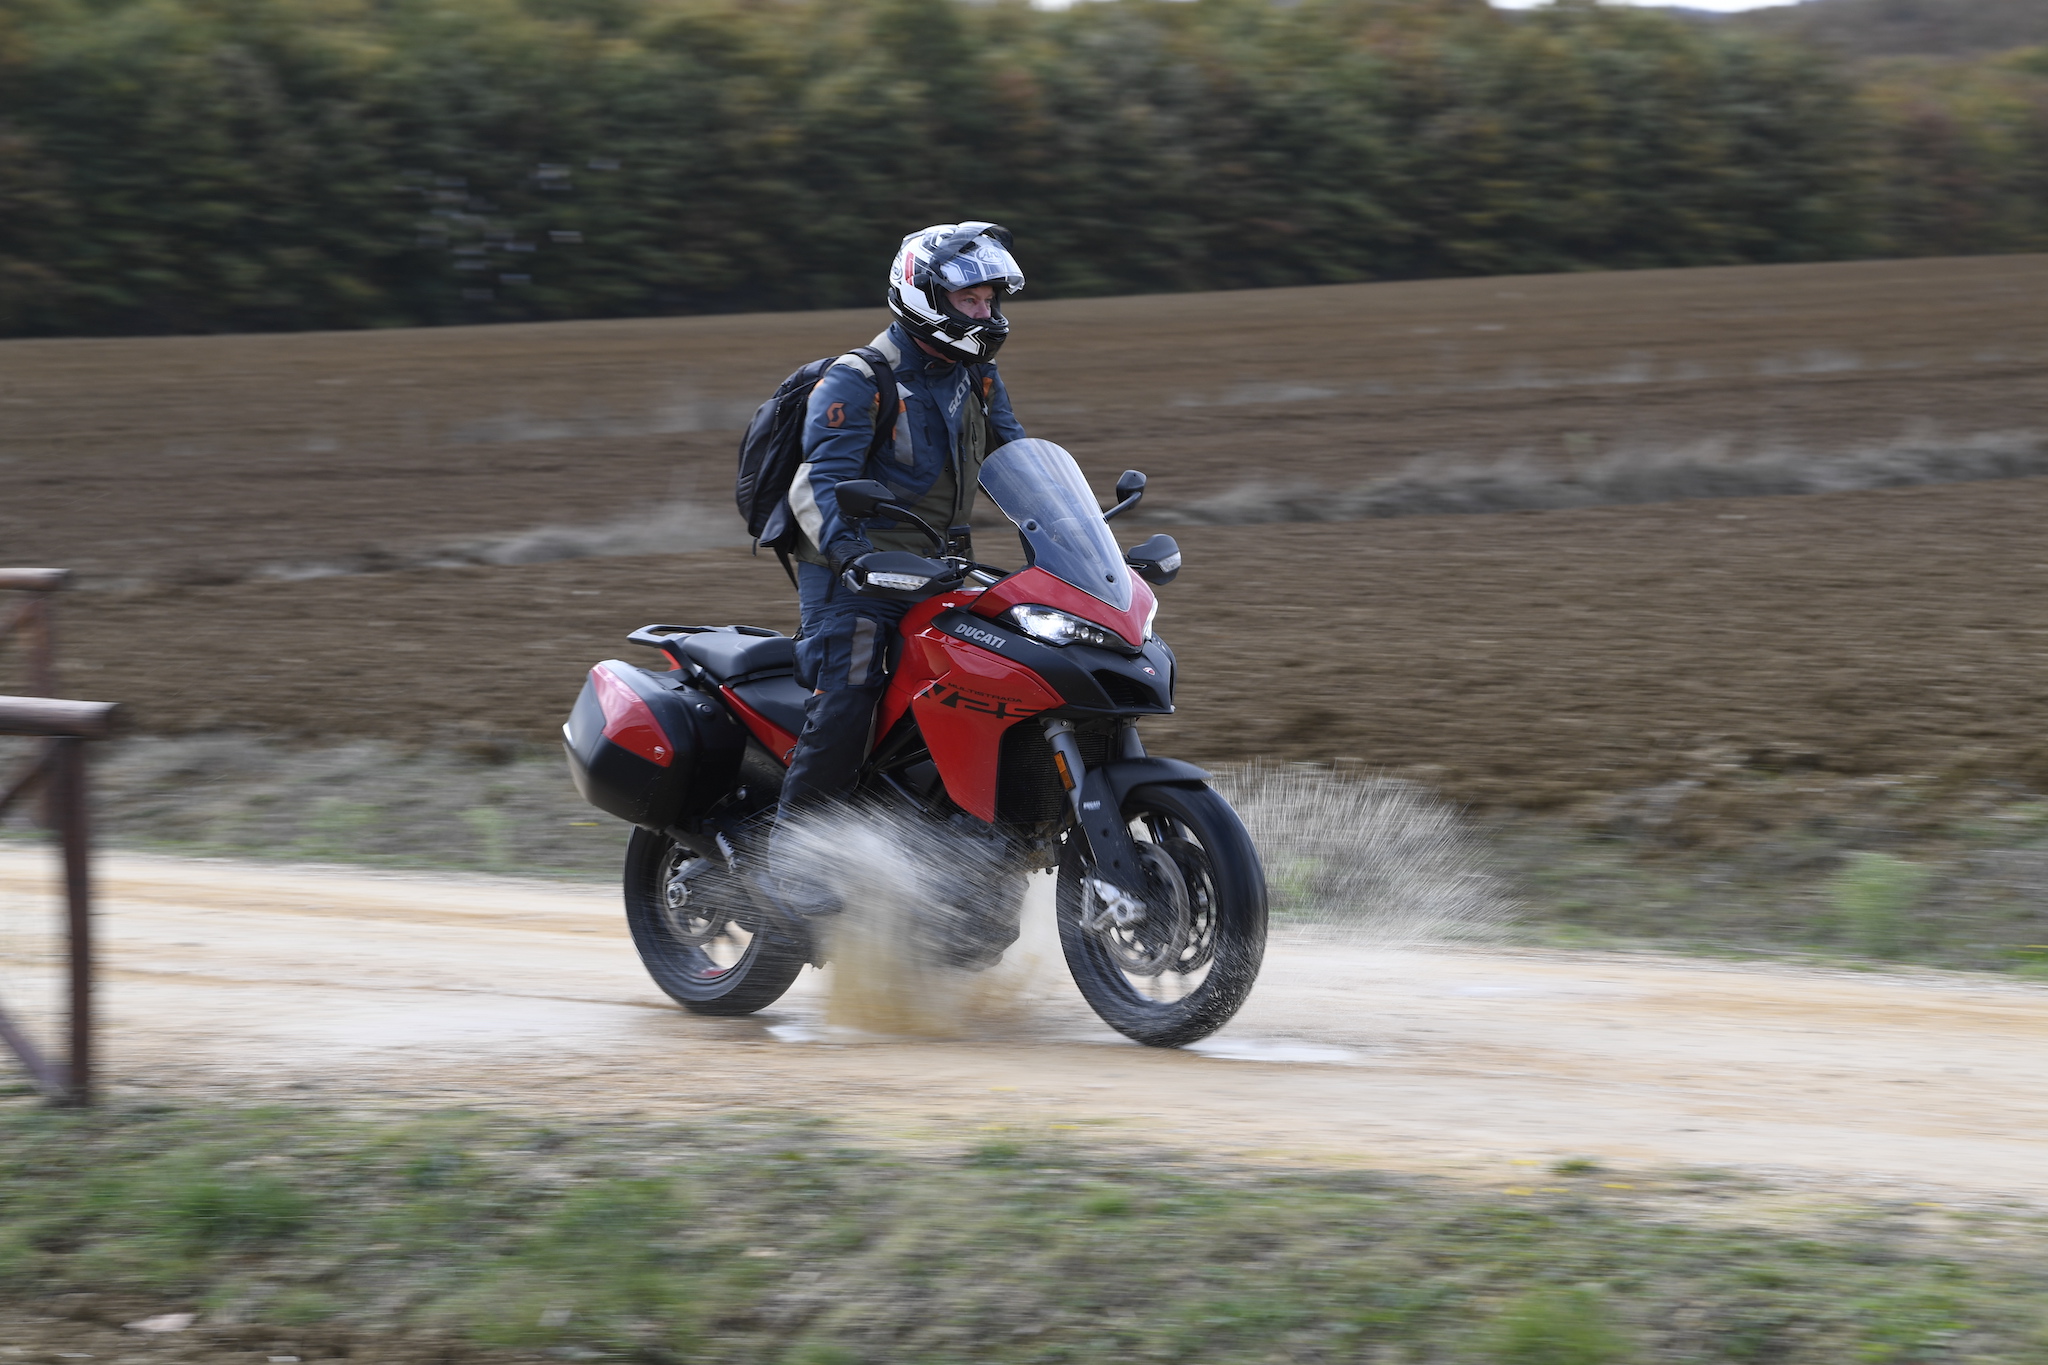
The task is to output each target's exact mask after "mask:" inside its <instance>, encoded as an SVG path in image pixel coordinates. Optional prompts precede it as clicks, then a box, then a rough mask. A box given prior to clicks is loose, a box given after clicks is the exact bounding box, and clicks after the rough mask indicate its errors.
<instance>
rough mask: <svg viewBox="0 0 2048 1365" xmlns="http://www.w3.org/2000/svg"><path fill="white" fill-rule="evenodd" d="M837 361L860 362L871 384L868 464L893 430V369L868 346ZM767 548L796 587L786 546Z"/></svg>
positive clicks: (880, 355)
mask: <svg viewBox="0 0 2048 1365" xmlns="http://www.w3.org/2000/svg"><path fill="white" fill-rule="evenodd" d="M839 359H840V360H849V359H850V360H858V361H860V363H861V364H862V365H863V366H864V367H866V369H867V372H868V378H869V379H872V380H873V381H874V382H875V430H874V434H873V435H872V436H871V437H869V438H868V453H867V459H868V460H869V461H872V460H873V459H874V458H875V452H876V451H878V450H880V449H881V448H882V442H883V441H885V440H887V439H888V436H889V433H890V432H891V431H893V430H895V424H894V423H893V422H890V421H888V420H887V419H888V418H889V417H890V416H891V415H892V414H894V413H895V411H896V402H897V397H896V367H895V366H894V365H892V364H891V363H890V362H889V357H888V356H886V355H883V354H882V353H881V352H880V351H878V350H876V349H875V348H874V347H872V346H856V347H854V348H853V349H852V350H850V351H848V352H846V354H845V355H842V356H840V357H839ZM833 363H834V364H837V363H838V362H837V361H834V362H833ZM757 544H758V542H757ZM771 548H773V549H774V551H775V558H776V559H777V560H778V561H780V562H781V564H782V572H783V573H785V574H787V575H788V576H789V585H790V586H791V587H792V588H794V587H796V586H797V581H796V566H795V565H794V564H792V563H791V562H790V557H789V549H788V547H786V546H783V545H776V546H773V547H771Z"/></svg>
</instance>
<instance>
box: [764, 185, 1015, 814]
mask: <svg viewBox="0 0 2048 1365" xmlns="http://www.w3.org/2000/svg"><path fill="white" fill-rule="evenodd" d="M1023 287H1024V274H1023V272H1022V271H1021V270H1020V269H1018V267H1017V262H1016V259H1015V258H1014V257H1013V256H1012V255H1011V254H1010V233H1009V232H1008V230H1007V229H1004V228H1002V227H999V226H997V225H996V224H994V223H986V222H962V223H941V224H938V225H936V226H934V227H928V228H925V229H923V230H922V231H919V232H913V233H911V234H910V235H909V236H908V237H905V238H904V239H903V244H902V246H901V247H899V248H898V250H897V253H896V257H895V259H894V260H893V261H892V262H891V264H890V268H889V311H890V312H891V313H893V314H894V315H895V321H894V322H893V323H892V324H891V325H890V327H889V328H888V330H887V331H885V332H883V333H882V334H881V335H880V336H878V337H876V338H875V339H874V341H872V342H871V343H869V344H870V346H872V347H873V349H875V350H877V351H879V352H881V353H882V354H883V355H884V356H886V357H887V358H888V359H889V361H890V363H891V366H892V367H893V369H894V371H895V374H894V379H895V391H896V404H895V408H894V410H893V411H888V412H884V411H879V410H878V405H879V401H880V400H879V395H878V393H877V384H876V377H875V376H874V375H872V374H871V373H870V372H869V369H868V365H867V363H866V362H865V361H863V360H862V359H861V358H860V357H859V356H855V355H846V356H842V357H840V359H839V360H838V362H837V363H836V364H834V365H833V366H832V368H831V369H829V370H827V371H826V373H825V375H824V377H823V378H822V379H820V380H819V381H818V384H817V387H816V388H814V389H813V390H812V391H811V396H810V402H809V407H808V408H807V410H806V415H805V420H804V429H803V451H804V462H803V464H802V465H800V466H799V467H798V469H797V471H796V475H795V478H794V479H793V480H792V481H791V483H790V489H789V507H790V511H791V512H792V513H793V514H794V515H795V519H796V523H797V526H798V528H799V530H800V532H801V535H800V538H799V540H798V542H797V544H796V546H795V547H794V548H793V550H792V551H791V556H792V558H794V559H795V560H796V561H797V570H796V572H797V599H798V604H799V606H800V608H801V611H802V624H801V626H800V628H799V629H798V631H797V644H796V656H797V677H798V679H799V680H800V681H802V682H803V683H805V684H806V685H807V686H809V687H811V688H812V689H814V690H813V693H812V695H811V697H810V700H809V701H808V702H807V703H806V705H805V707H804V727H803V732H802V733H801V734H799V735H798V736H797V742H796V750H795V753H794V755H793V756H792V757H791V759H790V763H789V771H788V773H787V775H786V776H785V778H784V780H783V787H782V803H781V807H780V811H779V814H778V827H783V826H784V825H785V824H786V822H787V821H788V820H789V819H790V817H792V816H796V815H799V814H801V813H802V812H805V811H810V810H815V809H817V808H819V807H821V806H826V805H830V804H832V803H834V802H838V801H843V800H844V799H845V798H846V797H847V796H848V795H849V794H850V793H851V791H852V789H853V785H854V782H855V779H856V778H857V777H858V776H859V772H860V766H861V763H862V761H863V760H864V759H865V758H866V757H867V753H868V750H869V747H870V745H871V743H872V739H873V735H872V730H873V726H874V717H875V708H876V705H877V703H878V702H879V701H880V700H881V696H882V692H883V689H884V688H885V687H886V686H887V684H888V681H889V671H890V669H891V667H892V666H893V665H894V663H895V660H894V658H893V657H892V655H891V645H892V644H893V643H894V641H895V640H896V638H897V637H896V628H897V626H898V624H899V623H900V622H901V621H902V619H903V614H904V613H905V612H906V611H908V610H909V606H910V604H908V603H905V602H895V601H884V600H882V599H879V598H874V597H868V596H865V595H863V594H861V593H858V592H856V591H855V590H854V589H853V587H852V586H850V585H849V584H848V583H847V582H846V580H845V579H844V577H843V576H842V575H843V574H844V572H845V570H846V569H847V568H848V566H850V565H851V564H853V563H854V562H856V561H857V560H859V559H860V558H861V556H863V555H868V554H872V553H875V552H876V551H878V550H908V551H911V552H912V553H915V554H920V555H929V554H932V553H934V550H933V548H932V546H931V543H930V541H929V540H928V539H927V538H926V537H925V535H924V533H923V532H922V531H920V530H918V529H917V527H916V526H915V525H913V524H911V523H908V522H896V521H892V520H889V519H887V518H882V517H877V518H874V519H872V520H870V521H869V522H868V523H867V526H866V528H865V532H863V530H862V529H860V528H856V527H855V526H854V525H853V524H852V523H851V522H850V521H849V520H848V519H847V518H846V517H844V516H843V515H841V513H840V510H839V503H838V498H837V495H836V490H837V488H838V486H839V484H841V483H842V482H844V481H846V480H849V479H876V480H879V481H881V482H882V483H884V484H886V485H888V487H889V489H890V491H891V492H892V493H894V494H895V495H896V499H897V501H899V502H901V503H902V504H903V505H904V506H906V507H909V508H910V509H911V510H912V511H914V512H916V513H917V514H918V515H919V516H920V517H922V518H923V519H924V520H925V521H927V522H929V523H930V524H931V525H932V526H933V527H935V528H937V529H938V530H940V531H942V532H946V533H947V534H949V535H953V536H957V537H959V538H960V539H961V540H963V541H964V539H965V537H966V534H967V532H966V527H967V521H968V517H969V515H970V513H971V512H972V510H973V507H974V498H975V494H976V492H977V491H978V487H979V483H978V481H979V475H980V469H981V462H982V460H983V458H984V457H985V456H986V455H987V454H988V453H989V452H990V451H992V450H994V449H996V448H997V447H998V446H1001V445H1004V444H1006V443H1007V442H1010V441H1016V440H1021V439H1023V436H1024V428H1023V427H1022V426H1021V425H1019V424H1018V422H1017V419H1016V417H1015V416H1014V415H1012V413H1011V411H1010V398H1009V394H1008V393H1007V392H1006V391H1005V390H1004V388H1003V380H1002V376H1001V375H1000V374H998V373H997V372H996V367H995V364H994V359H995V354H996V351H997V350H998V349H1000V348H1001V346H1002V344H1003V341H1004V339H1005V338H1006V337H1007V336H1008V335H1009V331H1010V324H1009V320H1008V319H1007V318H1005V317H1004V316H1003V308H1002V302H1003V300H1004V299H1005V298H1007V297H1009V296H1010V295H1013V294H1015V293H1016V292H1017V291H1018V290H1020V289H1022V288H1023ZM878 422H888V423H890V424H892V428H893V429H892V431H891V433H890V435H889V437H888V438H887V439H885V440H883V441H882V442H881V443H880V444H879V445H875V444H874V436H875V430H876V423H878ZM871 447H872V448H873V450H874V455H873V458H872V459H870V458H869V450H870V448H871ZM955 551H956V552H957V553H966V547H965V546H964V545H956V546H955Z"/></svg>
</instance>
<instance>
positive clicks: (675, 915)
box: [654, 844, 760, 987]
mask: <svg viewBox="0 0 2048 1365" xmlns="http://www.w3.org/2000/svg"><path fill="white" fill-rule="evenodd" d="M655 891H656V902H655V911H656V913H655V917H654V918H655V924H656V926H657V928H658V930H659V932H660V936H661V938H662V940H663V943H662V947H663V948H664V950H665V952H666V955H667V956H668V958H669V959H670V965H671V966H672V967H673V968H674V969H675V970H676V971H677V972H679V973H680V974H681V975H683V976H685V977H687V978H689V979H690V980H692V981H694V982H697V983H699V984H701V985H704V986H709V987H715V986H717V985H718V984H719V983H720V982H721V981H723V980H724V979H726V978H728V977H730V976H731V975H732V974H733V973H735V972H743V971H744V970H745V969H746V967H747V964H748V959H749V958H750V957H751V956H752V955H753V954H754V953H755V952H757V951H758V950H759V949H758V942H759V938H760V936H759V935H758V934H756V933H755V932H754V931H753V929H752V928H751V927H750V926H749V925H748V923H747V922H746V916H745V915H744V914H743V913H741V910H740V904H741V902H739V900H738V898H739V897H740V896H741V895H742V894H743V893H742V892H741V891H740V888H739V887H738V886H736V885H734V884H733V876H732V874H731V873H730V872H728V871H726V869H725V868H723V867H721V866H719V865H718V864H717V863H714V862H712V861H711V860H710V859H708V858H706V857H704V856H703V855H702V854H699V853H696V852H694V851H692V850H690V849H687V848H684V847H682V846H681V845H679V844H672V845H670V847H669V850H668V852H667V853H665V854H664V855H663V856H662V859H661V865H660V868H659V870H658V871H657V873H656V875H655Z"/></svg>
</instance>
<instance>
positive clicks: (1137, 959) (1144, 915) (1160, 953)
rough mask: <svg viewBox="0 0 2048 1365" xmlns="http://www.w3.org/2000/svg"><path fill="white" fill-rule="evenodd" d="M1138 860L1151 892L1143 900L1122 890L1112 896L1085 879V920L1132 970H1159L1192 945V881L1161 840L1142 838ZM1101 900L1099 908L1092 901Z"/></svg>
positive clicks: (1145, 973)
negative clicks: (1145, 839) (1164, 847)
mask: <svg viewBox="0 0 2048 1365" xmlns="http://www.w3.org/2000/svg"><path fill="white" fill-rule="evenodd" d="M1138 860H1139V862H1140V863H1141V864H1143V866H1144V869H1145V872H1146V877H1145V881H1146V889H1147V891H1148V893H1149V894H1147V895H1146V896H1145V897H1144V898H1143V899H1142V900H1139V899H1136V898H1133V897H1129V896H1124V895H1121V894H1117V895H1116V899H1115V900H1114V901H1110V900H1108V899H1107V898H1104V897H1102V895H1101V893H1100V892H1098V891H1097V890H1096V889H1095V885H1094V882H1095V879H1094V878H1092V877H1091V878H1089V879H1088V880H1087V881H1085V882H1084V883H1083V884H1082V892H1083V895H1084V897H1085V899H1084V902H1083V904H1082V907H1081V922H1082V924H1083V925H1085V926H1087V927H1088V928H1090V929H1092V930H1093V931H1094V933H1095V934H1096V936H1097V937H1098V938H1099V939H1100V940H1101V941H1102V945H1103V946H1104V947H1105V948H1107V949H1108V950H1109V955H1110V958H1111V959H1112V960H1113V961H1114V962H1115V963H1116V965H1117V966H1118V967H1119V968H1121V969H1122V970H1124V971H1126V972H1129V973H1130V974H1131V975H1132V976H1158V975H1159V974H1160V973H1161V972H1163V971H1165V970H1166V969H1167V968H1169V967H1172V966H1174V965H1176V964H1177V963H1178V962H1179V961H1180V957H1181V954H1182V953H1183V952H1184V951H1185V950H1186V949H1187V945H1188V935H1189V932H1190V930H1191V929H1192V928H1193V915H1192V914H1191V913H1190V911H1191V907H1190V904H1189V901H1188V889H1187V882H1186V881H1185V880H1184V879H1183V878H1182V877H1181V875H1180V868H1179V867H1178V866H1176V865H1175V863H1174V861H1173V858H1172V855H1170V854H1169V853H1167V851H1166V850H1164V849H1162V848H1160V847H1159V846H1158V845H1157V844H1148V843H1141V844H1139V845H1138ZM1112 894H1115V893H1114V892H1113V893H1112ZM1096 900H1101V901H1102V902H1103V903H1102V906H1101V908H1099V909H1098V908H1096V907H1095V906H1093V905H1090V904H1088V902H1090V901H1096Z"/></svg>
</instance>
